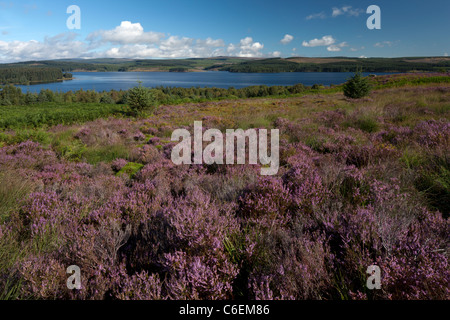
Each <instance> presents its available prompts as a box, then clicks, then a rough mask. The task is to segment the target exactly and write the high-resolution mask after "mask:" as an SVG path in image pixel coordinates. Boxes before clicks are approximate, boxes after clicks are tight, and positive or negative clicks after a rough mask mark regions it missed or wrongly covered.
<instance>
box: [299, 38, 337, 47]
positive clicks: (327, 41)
mask: <svg viewBox="0 0 450 320" xmlns="http://www.w3.org/2000/svg"><path fill="white" fill-rule="evenodd" d="M335 42H336V40H335V39H333V37H332V36H323V37H322V38H321V39H313V40H310V41H303V43H302V46H304V47H319V46H330V45H332V44H334V43H335Z"/></svg>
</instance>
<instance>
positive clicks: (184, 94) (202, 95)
mask: <svg viewBox="0 0 450 320" xmlns="http://www.w3.org/2000/svg"><path fill="white" fill-rule="evenodd" d="M321 87H322V86H321V85H314V86H312V87H307V86H304V85H303V84H296V85H293V86H287V87H284V86H271V87H269V86H265V85H261V86H251V87H246V88H241V89H236V88H233V87H231V88H228V89H222V88H198V87H197V88H175V87H156V88H153V89H151V90H150V91H151V93H152V95H153V97H154V100H155V103H157V104H173V103H180V102H191V101H201V100H214V99H222V98H223V99H233V98H254V97H267V96H281V95H290V94H297V93H302V92H305V91H307V90H315V89H319V88H321ZM127 95H128V91H127V90H120V91H117V90H111V91H103V92H97V91H93V90H88V91H84V90H78V91H74V92H73V91H69V92H55V91H51V90H49V89H43V90H41V91H40V92H39V93H33V92H27V93H23V92H22V90H21V89H20V88H17V87H15V86H12V85H7V86H3V87H0V105H3V106H9V105H33V104H43V103H51V102H57V103H105V104H127Z"/></svg>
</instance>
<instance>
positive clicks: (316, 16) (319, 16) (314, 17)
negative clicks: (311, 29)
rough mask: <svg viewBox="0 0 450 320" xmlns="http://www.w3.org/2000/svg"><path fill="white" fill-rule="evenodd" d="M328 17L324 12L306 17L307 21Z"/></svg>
mask: <svg viewBox="0 0 450 320" xmlns="http://www.w3.org/2000/svg"><path fill="white" fill-rule="evenodd" d="M326 17H327V16H326V15H325V13H324V12H320V13H314V14H311V15H309V16H307V17H306V20H312V19H325V18H326Z"/></svg>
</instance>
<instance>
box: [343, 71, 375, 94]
mask: <svg viewBox="0 0 450 320" xmlns="http://www.w3.org/2000/svg"><path fill="white" fill-rule="evenodd" d="M369 93H370V83H369V80H368V79H367V78H366V77H363V76H362V74H361V71H360V70H357V71H356V73H355V75H354V76H353V77H352V78H350V80H348V81H347V82H346V83H345V84H344V95H345V96H346V97H347V98H352V99H359V98H362V97H365V96H367V95H369Z"/></svg>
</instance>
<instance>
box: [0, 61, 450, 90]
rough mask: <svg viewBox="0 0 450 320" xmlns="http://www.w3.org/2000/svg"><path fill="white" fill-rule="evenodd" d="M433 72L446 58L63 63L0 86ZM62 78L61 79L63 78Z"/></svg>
mask: <svg viewBox="0 0 450 320" xmlns="http://www.w3.org/2000/svg"><path fill="white" fill-rule="evenodd" d="M358 68H360V69H362V71H364V72H436V71H444V72H446V71H449V70H450V58H449V57H408V58H355V57H330V58H308V57H292V58H286V59H283V58H271V59H266V58H237V57H213V58H194V59H110V58H105V59H63V60H47V61H27V62H19V63H10V64H0V84H7V83H11V84H24V83H34V82H36V81H48V82H53V81H61V79H64V78H69V79H70V77H71V74H70V73H71V72H77V71H78V72H79V71H86V72H107V71H119V72H137V71H141V72H156V71H159V72H204V71H210V70H219V71H229V72H246V73H271V72H276V73H279V72H354V71H356V69H358ZM62 74H64V76H63V75H62Z"/></svg>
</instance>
